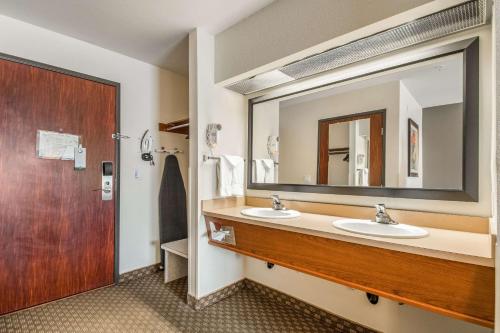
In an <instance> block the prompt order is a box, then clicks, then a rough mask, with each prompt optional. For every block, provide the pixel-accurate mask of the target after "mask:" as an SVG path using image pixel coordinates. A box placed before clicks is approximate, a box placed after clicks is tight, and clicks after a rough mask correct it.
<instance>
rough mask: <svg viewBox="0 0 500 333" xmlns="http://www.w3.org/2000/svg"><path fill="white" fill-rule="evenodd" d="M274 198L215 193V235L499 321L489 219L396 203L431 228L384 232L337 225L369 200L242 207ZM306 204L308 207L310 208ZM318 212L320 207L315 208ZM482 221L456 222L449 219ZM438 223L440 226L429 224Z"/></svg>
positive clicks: (465, 315) (317, 272) (207, 209)
mask: <svg viewBox="0 0 500 333" xmlns="http://www.w3.org/2000/svg"><path fill="white" fill-rule="evenodd" d="M269 202H270V200H269V199H260V198H246V199H244V198H241V199H233V200H224V199H221V200H214V201H207V202H204V204H203V214H204V216H205V222H206V225H207V230H208V237H209V243H210V244H212V245H214V246H218V247H221V248H224V249H227V250H231V251H234V252H237V253H241V254H244V255H247V256H250V257H254V258H257V259H261V260H264V261H268V262H271V263H274V264H278V265H281V266H284V267H287V268H290V269H294V270H297V271H300V272H304V273H307V274H311V275H314V276H317V277H320V278H323V279H327V280H330V281H333V282H336V283H340V284H343V285H346V286H349V287H352V288H356V289H359V290H363V291H366V292H369V293H372V294H376V295H379V296H382V297H386V298H389V299H392V300H395V301H399V302H402V303H405V304H410V305H414V306H418V307H421V308H423V309H427V310H430V311H434V312H437V313H440V314H443V315H447V316H451V317H455V318H458V319H462V320H466V321H469V322H473V323H476V324H479V325H483V326H487V327H493V321H494V267H493V266H494V259H493V244H494V237H493V236H492V235H490V234H489V233H488V231H487V225H488V219H482V220H478V218H476V217H468V216H458V215H447V214H436V213H423V212H422V213H420V212H411V211H393V212H394V213H395V215H396V216H398V217H399V219H400V222H405V223H406V222H407V221H411V222H414V221H418V218H419V214H420V217H421V219H422V220H425V221H423V222H422V223H421V224H420V227H422V228H423V229H425V230H426V231H428V233H429V234H428V236H427V237H424V238H419V239H396V238H381V237H371V236H365V235H359V234H354V233H350V232H346V231H342V230H339V229H337V228H335V227H334V226H333V225H332V223H333V222H334V221H335V220H338V219H339V218H340V217H339V216H343V217H350V218H366V217H367V215H369V214H370V212H371V214H372V215H373V214H374V209H372V208H368V207H355V206H339V205H328V204H318V203H306V202H292V201H288V202H286V205H287V206H288V207H290V208H292V209H294V208H298V207H300V208H301V210H302V212H301V216H300V217H296V218H290V219H265V218H254V217H249V216H245V215H242V214H241V210H243V209H246V208H250V207H251V206H260V207H266V204H267V206H269ZM304 211H307V212H308V213H304ZM315 212H316V213H315ZM449 219H453V220H455V221H456V222H457V223H456V225H457V226H458V229H460V226H461V225H462V226H466V225H467V223H468V222H469V224H470V222H474V223H473V224H472V225H475V229H471V228H469V230H468V231H467V230H466V229H467V228H466V227H464V228H462V230H451V228H450V225H448V224H447V222H446V221H447V220H449ZM429 225H434V228H431V227H429Z"/></svg>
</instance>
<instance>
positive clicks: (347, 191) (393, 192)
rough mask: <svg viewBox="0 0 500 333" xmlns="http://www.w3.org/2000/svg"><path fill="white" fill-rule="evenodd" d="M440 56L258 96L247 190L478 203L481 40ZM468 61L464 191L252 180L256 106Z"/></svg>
mask: <svg viewBox="0 0 500 333" xmlns="http://www.w3.org/2000/svg"><path fill="white" fill-rule="evenodd" d="M436 52H437V53H436V54H434V55H431V56H426V57H423V58H422V59H418V60H416V61H412V62H408V63H405V64H401V65H397V66H393V67H388V68H383V69H380V70H377V71H373V72H368V73H365V74H363V75H360V76H356V77H351V78H348V79H345V80H341V81H335V82H330V83H328V84H325V85H322V86H319V87H312V88H308V89H304V90H299V91H295V92H293V93H288V94H283V95H280V96H271V97H269V98H266V96H258V97H255V98H252V99H249V100H248V159H247V189H252V190H265V191H282V192H302V193H320V194H339V195H355V196H370V197H393V198H411V199H427V200H447V201H470V202H477V201H478V199H479V198H478V197H479V194H478V192H479V190H478V187H479V185H478V182H479V37H475V38H471V39H467V40H465V41H461V42H458V43H453V44H449V45H446V46H445V47H441V48H437V49H436ZM462 52H463V59H464V64H463V65H464V70H463V83H464V84H463V87H464V102H463V117H464V118H463V154H462V189H461V190H451V189H421V188H394V187H364V186H335V185H309V184H269V183H255V182H253V180H252V160H253V158H252V151H253V147H252V146H253V145H252V143H253V106H254V105H256V104H260V103H264V102H267V101H271V100H274V99H279V98H283V97H287V96H293V95H295V94H299V93H304V92H307V91H312V90H316V89H318V88H323V87H328V86H332V85H335V84H338V83H340V82H347V81H350V80H353V79H358V78H360V77H365V76H369V75H372V74H376V73H381V72H384V71H388V70H392V69H396V68H399V67H404V66H408V65H411V64H415V63H419V62H423V61H428V60H431V59H435V58H439V57H443V56H446V55H451V54H455V53H462Z"/></svg>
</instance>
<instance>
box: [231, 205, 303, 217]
mask: <svg viewBox="0 0 500 333" xmlns="http://www.w3.org/2000/svg"><path fill="white" fill-rule="evenodd" d="M241 214H242V215H246V216H251V217H260V218H263V219H291V218H294V217H299V216H300V212H298V211H296V210H291V209H282V210H274V209H272V208H257V207H255V208H246V209H243V210H242V211H241Z"/></svg>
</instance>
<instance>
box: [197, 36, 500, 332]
mask: <svg viewBox="0 0 500 333" xmlns="http://www.w3.org/2000/svg"><path fill="white" fill-rule="evenodd" d="M379 37H380V36H379ZM483 42H484V39H481V38H479V37H476V36H468V37H467V38H457V39H455V40H454V41H453V42H449V43H439V44H436V45H435V46H429V45H427V46H422V47H421V48H408V49H403V50H400V52H398V53H397V54H387V55H385V56H383V57H381V58H378V57H374V58H373V59H366V61H354V62H353V63H349V66H347V65H346V64H343V65H339V64H338V63H337V61H338V59H339V57H340V58H341V56H340V54H337V56H331V54H329V53H328V51H325V53H320V54H318V55H315V56H312V57H308V58H305V59H303V60H301V62H299V63H294V64H291V65H290V66H291V67H293V68H294V70H291V67H288V66H285V67H283V68H280V69H277V70H274V71H270V72H268V73H266V74H268V75H269V77H281V78H283V77H284V76H285V77H286V76H287V75H288V77H286V79H287V80H288V81H285V82H286V84H276V85H275V86H273V88H272V89H268V90H262V91H257V90H258V89H257V88H255V89H256V91H252V94H251V95H250V94H249V99H248V102H249V108H248V156H247V189H248V190H249V191H247V195H249V194H250V195H252V194H253V195H257V196H269V194H270V193H276V192H281V193H283V192H285V193H293V197H294V198H321V199H320V200H325V201H333V202H335V201H337V200H342V201H343V202H352V203H354V204H357V205H359V206H349V205H338V204H319V203H311V202H300V201H288V202H285V203H284V206H285V207H287V208H288V209H292V210H296V211H298V212H300V215H299V214H298V213H295V212H294V213H293V214H292V213H290V212H288V213H286V212H281V213H276V212H274V213H269V209H270V207H271V205H272V206H273V208H274V209H277V210H279V209H280V208H282V206H281V203H280V202H279V200H277V199H276V198H275V199H274V200H273V201H272V202H271V199H269V198H266V199H260V198H255V197H246V198H244V199H221V200H220V201H209V202H204V205H203V215H204V216H205V222H206V226H207V231H208V237H209V242H210V244H212V245H214V246H218V247H221V248H224V249H227V250H230V251H235V252H238V253H241V254H244V255H247V256H251V257H255V258H258V259H261V260H264V261H268V262H270V263H275V264H278V265H281V266H284V267H288V268H290V269H294V270H297V271H300V272H304V273H307V274H311V275H314V276H317V277H320V278H323V279H327V280H330V281H333V282H336V283H339V284H343V285H345V286H348V287H352V288H356V289H359V290H363V291H366V292H369V293H372V294H375V295H379V296H383V297H387V298H389V299H392V300H395V301H397V302H401V303H405V304H410V305H414V306H417V307H420V308H423V309H426V310H429V311H433V312H436V313H440V314H443V315H447V316H450V317H454V318H458V319H461V320H466V321H469V322H472V323H475V324H479V325H483V326H487V327H493V322H494V295H495V290H494V289H495V284H494V280H495V278H494V277H495V273H494V257H493V253H494V251H493V248H494V244H495V242H494V235H492V233H491V232H490V225H489V223H490V221H489V219H488V218H487V217H481V216H491V209H490V208H489V203H488V202H487V201H488V198H489V193H487V192H488V191H489V190H491V191H492V192H494V189H492V188H491V179H490V178H488V177H489V176H490V173H491V170H489V169H488V168H489V165H490V164H489V163H488V162H489V161H490V159H491V156H490V155H488V151H490V150H489V148H490V146H488V139H487V136H488V135H490V134H491V133H490V131H489V128H488V125H489V124H488V123H487V121H488V117H487V115H488V112H490V111H491V110H489V109H488V108H487V106H485V105H486V104H485V102H484V101H485V100H487V99H488V94H487V93H486V92H485V90H487V86H485V85H484V83H483V84H482V85H480V82H482V80H484V77H485V75H484V74H485V73H486V72H487V70H485V69H484V65H482V64H480V59H482V58H484V56H485V54H486V53H487V50H485V49H484V48H481V47H480V44H481V45H485V44H482V43H483ZM486 42H487V40H486ZM361 44H362V45H357V46H356V48H353V49H349V51H348V52H344V53H342V52H340V51H339V52H340V53H341V54H344V55H349V56H348V57H349V58H353V57H354V56H353V54H354V55H355V54H356V52H357V51H356V49H357V47H358V46H359V47H360V48H361V49H363V48H367V49H369V51H370V52H371V50H372V48H371V47H370V46H369V45H370V43H361ZM365 51H366V50H365ZM331 52H335V51H334V50H332V51H331ZM367 52H368V51H367ZM346 57H347V56H346ZM315 59H316V60H315ZM329 61H330V62H331V63H329ZM346 61H347V60H346ZM319 63H320V64H321V66H319V65H318V64H319ZM325 64H326V65H325ZM328 64H329V65H328ZM337 65H338V66H337ZM328 66H330V67H328ZM321 68H329V70H328V71H327V70H324V71H322V70H321ZM480 72H481V73H482V74H481V75H482V77H481V76H480ZM312 74H314V75H312ZM253 79H255V82H253V83H255V85H258V82H257V81H258V76H256V78H250V79H248V80H250V81H244V82H240V87H247V86H248V87H250V86H251V87H255V85H251V84H248V83H249V82H252V81H251V80H253ZM264 81H265V80H263V81H262V82H264ZM266 82H267V81H266ZM281 83H282V82H281ZM480 86H482V87H483V88H482V90H483V91H482V90H481V89H480ZM484 87H486V88H484ZM480 100H482V101H483V102H482V103H480ZM480 115H482V116H481V117H480ZM485 119H486V121H485ZM485 136H486V138H485ZM480 146H481V147H482V148H483V147H484V149H480ZM485 152H486V153H485ZM480 161H481V163H480ZM480 175H481V177H480ZM259 191H265V192H259ZM305 193H307V194H305ZM311 193H314V195H311ZM367 197H376V198H377V199H376V201H375V200H374V199H373V198H372V199H371V200H367V199H366V198H367ZM384 197H387V198H391V199H388V200H390V201H392V203H394V202H395V201H393V200H392V199H393V198H397V200H398V204H400V207H405V208H407V209H409V210H394V209H392V210H389V213H390V215H391V217H392V218H393V219H394V221H396V222H399V223H403V224H406V225H408V226H407V227H403V228H406V229H405V232H406V233H405V234H404V235H402V234H397V233H394V234H393V235H392V236H393V237H374V236H368V235H363V234H359V233H353V232H349V231H346V230H345V229H349V228H351V229H352V228H355V227H356V228H357V227H359V228H361V229H363V228H366V229H371V230H372V233H373V230H375V229H377V230H378V229H384V228H381V227H380V225H370V223H371V222H369V220H373V219H375V213H376V212H375V209H374V208H373V207H367V206H371V205H372V203H375V202H384V201H383V198H384ZM416 199H418V200H420V201H417V200H416ZM305 200H308V199H305ZM424 200H425V201H426V202H428V203H429V204H428V205H427V204H423V203H422V202H423V201H424ZM433 200H438V202H435V201H434V202H433ZM390 201H388V203H390ZM368 202H369V203H368ZM452 202H461V204H462V203H463V206H461V204H459V205H456V204H455V203H452ZM478 203H479V204H478ZM251 207H255V208H254V209H250V208H251ZM259 207H260V208H259ZM464 207H468V208H472V209H470V210H469V209H462V208H464ZM266 208H267V209H268V210H265V209H266ZM379 208H380V209H379V210H380V211H379V213H383V212H384V211H385V208H384V206H383V205H379ZM457 208H458V209H460V210H461V212H460V213H461V214H462V215H454V214H452V213H451V212H455V211H456V209H457ZM245 209H250V210H245ZM415 209H420V210H426V211H441V212H448V213H447V214H444V213H431V212H423V211H415ZM244 210H245V211H244ZM242 211H243V214H242ZM259 214H261V215H260V216H262V217H258V216H259ZM265 214H268V215H265ZM465 214H470V215H474V214H475V215H480V216H465ZM286 215H288V216H286ZM291 215H295V217H292V216H291ZM256 216H257V217H256ZM286 217H288V218H286ZM346 218H350V219H364V220H366V221H365V222H359V221H354V222H350V221H339V220H340V219H344V220H345V219H346ZM378 218H379V216H377V219H378ZM380 218H381V220H379V222H381V221H386V222H388V223H391V222H393V220H392V219H390V218H388V217H387V216H386V217H385V218H384V217H383V216H380ZM334 223H335V226H334ZM363 223H364V225H363ZM342 229H344V230H342ZM385 230H387V229H385ZM361 231H362V230H361ZM412 233H413V235H414V236H417V237H421V238H401V236H408V235H409V234H412ZM379 236H380V235H379ZM383 236H384V235H383ZM385 236H387V235H385ZM410 236H411V235H410ZM398 237H399V238H398ZM332 297H334V295H332Z"/></svg>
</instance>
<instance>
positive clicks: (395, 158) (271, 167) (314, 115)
mask: <svg viewBox="0 0 500 333" xmlns="http://www.w3.org/2000/svg"><path fill="white" fill-rule="evenodd" d="M465 61H466V59H465V52H456V53H453V54H447V55H443V56H439V57H434V58H431V59H425V60H422V61H419V62H415V63H412V64H408V65H404V66H400V67H398V68H392V69H390V70H387V71H385V72H379V73H376V74H373V75H367V76H365V77H361V78H356V79H353V80H350V81H349V80H348V81H344V82H341V83H337V84H331V85H329V86H323V87H321V88H316V89H312V90H308V91H299V92H297V93H294V94H289V95H286V96H282V97H276V98H272V99H269V100H263V101H258V102H254V103H252V102H251V108H250V109H251V113H250V114H251V119H250V120H251V127H250V129H251V152H250V157H251V159H250V160H251V166H250V164H249V172H250V173H251V175H249V177H250V178H249V180H250V182H249V183H250V184H249V188H267V189H275V190H305V191H307V192H318V191H316V190H314V189H313V188H312V186H320V187H323V188H324V187H331V188H356V187H358V188H378V189H380V188H390V189H413V190H415V189H424V190H444V191H449V193H451V192H453V191H456V192H464V183H463V182H464V178H465V177H464V162H463V161H464V151H465V149H464V147H465V146H464V137H466V136H467V135H466V133H465V131H464V128H465V126H464V125H465V124H464V119H466V114H465V112H466V105H465V104H464V102H465V100H466V96H465V95H466V93H467V89H465V88H466V87H465V84H464V78H465V74H464V70H465V68H466V66H465ZM476 111H477V110H476ZM471 113H472V112H471ZM259 184H260V185H261V186H259ZM268 184H274V185H280V184H283V185H296V186H294V187H290V186H289V187H288V189H286V188H285V187H279V186H275V187H273V186H271V187H266V186H264V185H268ZM300 186H306V187H304V188H302V189H301V187H300ZM476 186H477V184H476ZM320 191H321V192H326V193H338V191H337V192H336V191H335V190H331V191H328V190H325V189H322V190H320ZM413 192H415V191H413ZM341 193H347V194H349V193H351V192H349V191H346V190H345V189H344V190H343V191H342V192H341ZM352 193H355V192H352ZM374 193H375V192H374ZM378 195H388V194H384V193H381V194H378ZM417 197H418V195H417ZM452 200H454V199H452Z"/></svg>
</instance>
